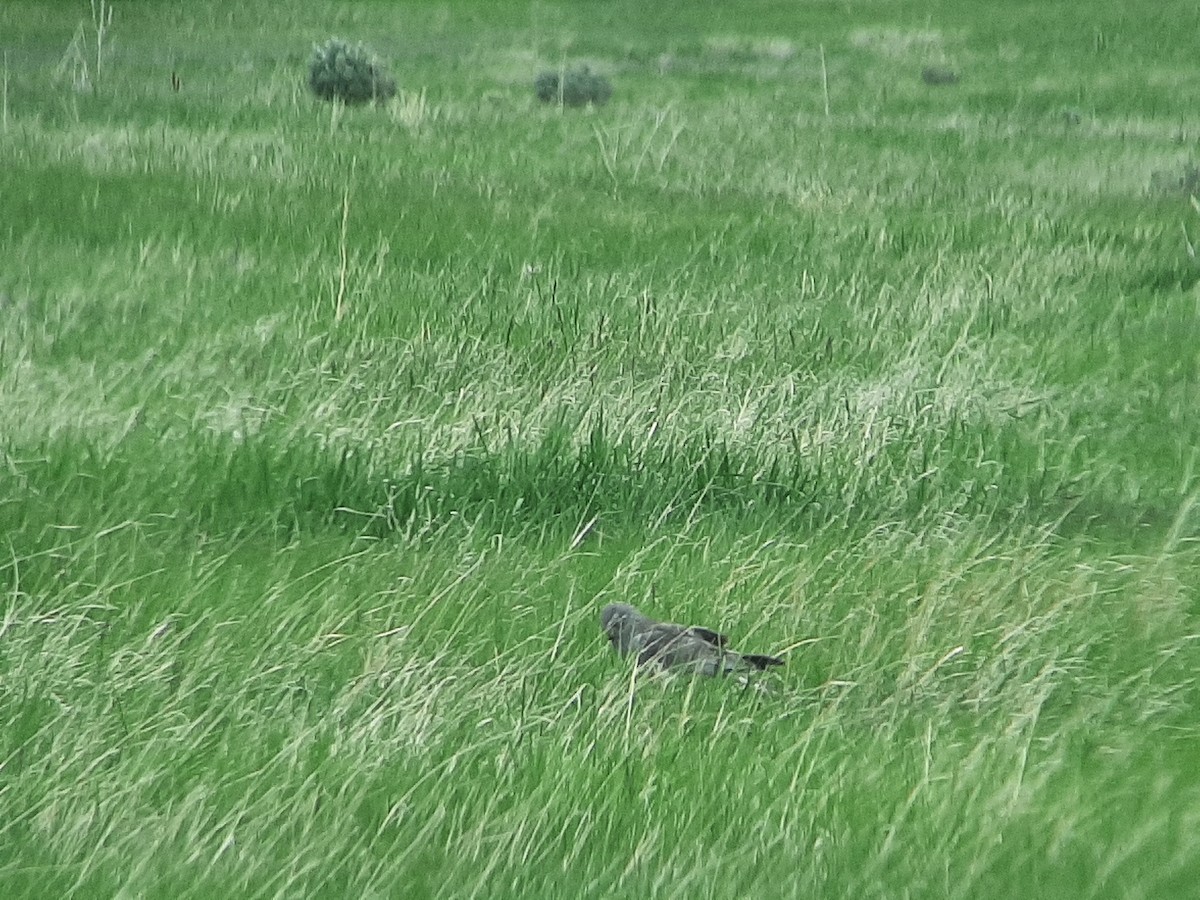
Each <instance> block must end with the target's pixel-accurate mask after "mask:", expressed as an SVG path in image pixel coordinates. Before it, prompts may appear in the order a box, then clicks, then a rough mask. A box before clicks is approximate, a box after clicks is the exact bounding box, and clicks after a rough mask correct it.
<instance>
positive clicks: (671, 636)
mask: <svg viewBox="0 0 1200 900" xmlns="http://www.w3.org/2000/svg"><path fill="white" fill-rule="evenodd" d="M600 627H601V629H603V631H604V633H605V635H607V636H608V639H609V640H610V641H612V645H613V646H614V647H615V648H616V650H617V652H618V653H620V654H621V655H622V656H628V655H630V654H636V656H637V662H638V665H639V666H658V667H659V668H660V669H674V670H679V671H684V672H688V671H690V672H692V673H694V674H697V675H726V674H729V673H732V672H762V671H765V670H767V669H770V668H772V667H773V666H782V665H783V664H784V661H783V660H782V659H780V658H779V657H777V656H766V655H764V654H761V653H737V652H735V651H733V650H730V649H729V646H728V645H729V639H728V638H727V637H725V635H723V634H720V633H719V632H716V631H713V630H711V629H709V628H701V627H699V626H696V625H676V624H673V623H671V622H657V621H655V620H654V619H651V618H650V617H649V616H645V615H642V613H641V611H640V610H638V609H637V607H635V606H630V605H629V604H628V603H610V604H609V605H608V606H606V607H604V609H602V610H601V611H600Z"/></svg>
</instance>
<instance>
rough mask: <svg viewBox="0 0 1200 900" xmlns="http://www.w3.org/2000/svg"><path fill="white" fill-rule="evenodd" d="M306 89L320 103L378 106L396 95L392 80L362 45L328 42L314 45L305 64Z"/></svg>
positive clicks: (334, 39)
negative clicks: (370, 101) (371, 102)
mask: <svg viewBox="0 0 1200 900" xmlns="http://www.w3.org/2000/svg"><path fill="white" fill-rule="evenodd" d="M308 86H309V87H310V88H311V89H312V92H313V93H314V94H316V95H317V96H318V97H320V98H321V99H322V100H341V101H342V102H343V103H347V104H356V103H366V102H367V101H368V100H374V101H376V102H381V101H384V100H389V99H391V98H392V97H394V96H395V95H396V80H395V79H394V78H392V76H391V75H390V74H389V73H388V71H387V69H386V68H385V67H384V65H383V63H381V62H380V61H379V59H378V58H377V57H376V56H375V54H374V53H372V52H371V51H370V50H368V49H367V48H366V47H364V46H363V45H362V44H354V45H351V44H348V43H347V42H346V41H343V40H341V39H340V38H330V39H329V40H327V41H326V42H325V43H324V44H314V45H313V52H312V56H311V57H309V60H308Z"/></svg>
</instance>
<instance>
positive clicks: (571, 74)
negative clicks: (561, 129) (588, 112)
mask: <svg viewBox="0 0 1200 900" xmlns="http://www.w3.org/2000/svg"><path fill="white" fill-rule="evenodd" d="M533 89H534V91H535V92H536V93H537V97H538V99H539V100H541V101H542V102H543V103H561V104H562V105H563V106H587V105H588V104H589V103H590V104H592V105H593V106H603V105H604V104H605V103H607V102H608V98H609V97H611V96H612V91H613V89H612V85H611V84H610V83H609V81H608V79H607V78H605V77H604V76H603V75H596V74H595V73H593V72H592V71H591V70H590V69H588V67H587V66H581V67H579V68H577V69H571V70H570V71H567V72H563V73H559V72H557V71H553V70H552V71H548V72H542V73H541V74H540V75H538V77H537V78H535V79H534V81H533Z"/></svg>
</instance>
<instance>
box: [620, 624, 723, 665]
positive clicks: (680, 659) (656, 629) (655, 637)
mask: <svg viewBox="0 0 1200 900" xmlns="http://www.w3.org/2000/svg"><path fill="white" fill-rule="evenodd" d="M724 642H725V636H724V635H719V634H716V632H715V631H709V630H708V629H695V628H685V626H683V625H674V624H671V623H667V622H656V623H654V624H653V625H650V626H649V628H647V629H644V630H643V631H642V634H641V636H640V647H638V654H637V661H638V662H640V664H641V665H646V664H649V662H656V664H658V665H660V666H662V667H664V668H671V667H673V666H695V667H697V668H700V670H703V671H704V672H706V674H712V673H714V672H715V671H716V670H718V668H719V661H720V660H721V659H722V656H724V655H725V650H724V649H722V647H724ZM709 670H712V671H709Z"/></svg>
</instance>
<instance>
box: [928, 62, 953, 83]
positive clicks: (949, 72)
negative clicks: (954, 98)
mask: <svg viewBox="0 0 1200 900" xmlns="http://www.w3.org/2000/svg"><path fill="white" fill-rule="evenodd" d="M921 80H922V81H923V82H925V83H926V84H932V85H946V84H958V80H959V75H958V73H957V72H955V71H954V70H953V69H947V68H946V67H945V66H926V67H925V68H924V69H922V70H921Z"/></svg>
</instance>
